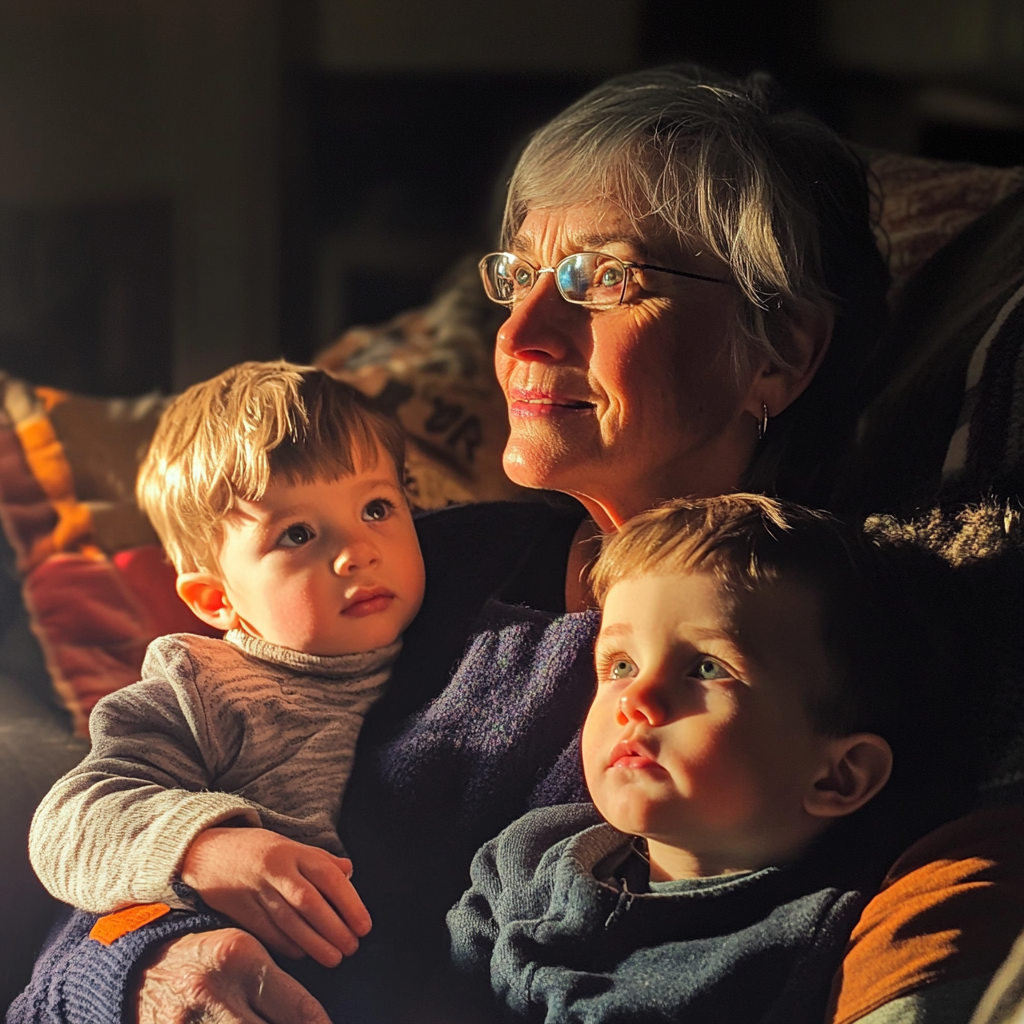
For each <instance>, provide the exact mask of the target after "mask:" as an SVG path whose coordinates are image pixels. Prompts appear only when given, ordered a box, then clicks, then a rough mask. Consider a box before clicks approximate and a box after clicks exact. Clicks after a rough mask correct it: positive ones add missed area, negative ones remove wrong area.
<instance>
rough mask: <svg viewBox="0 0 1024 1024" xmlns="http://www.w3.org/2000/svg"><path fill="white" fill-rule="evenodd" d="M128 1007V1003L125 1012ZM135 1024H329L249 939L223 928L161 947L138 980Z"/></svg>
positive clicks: (315, 1004) (314, 1003)
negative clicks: (199, 1023)
mask: <svg viewBox="0 0 1024 1024" xmlns="http://www.w3.org/2000/svg"><path fill="white" fill-rule="evenodd" d="M131 1005H132V1003H131V999H130V998H129V1000H127V1002H126V1007H130V1006H131ZM126 1019H128V1018H127V1015H126ZM135 1020H136V1022H137V1024H196V1022H198V1021H202V1022H203V1024H330V1020H329V1019H328V1017H327V1014H326V1013H325V1012H324V1009H323V1007H322V1006H321V1005H320V1004H319V1003H318V1002H317V1001H316V1000H315V999H314V998H313V997H312V996H311V995H310V994H309V993H308V992H307V991H306V990H305V989H304V988H303V987H302V986H301V985H300V984H299V983H298V982H297V981H296V980H295V979H294V978H291V977H289V976H288V975H287V974H285V972H284V971H282V970H281V968H280V967H278V966H277V965H276V964H275V963H274V962H273V960H271V959H270V954H269V953H267V951H266V950H265V949H264V948H263V947H262V946H261V945H260V944H259V942H257V941H256V939H254V938H253V937H252V936H251V935H247V934H246V933H245V932H243V931H238V930H237V929H235V928H225V929H222V930H220V931H215V932H202V933H200V934H198V935H185V936H183V937H182V938H180V939H175V940H174V941H173V942H170V943H168V944H167V945H166V946H162V947H161V948H160V949H159V951H158V952H157V955H156V957H155V958H154V960H153V961H152V962H151V963H150V964H149V966H148V967H146V968H145V969H144V970H143V971H142V973H141V974H140V975H139V986H138V989H137V990H136V992H135Z"/></svg>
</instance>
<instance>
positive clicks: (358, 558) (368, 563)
mask: <svg viewBox="0 0 1024 1024" xmlns="http://www.w3.org/2000/svg"><path fill="white" fill-rule="evenodd" d="M379 561H380V552H379V550H378V549H377V546H376V545H375V544H373V543H371V542H369V541H362V540H360V541H351V542H350V543H348V544H346V545H345V546H344V547H342V549H341V550H340V551H339V552H338V554H337V555H336V556H335V559H334V566H333V568H334V572H335V574H336V575H338V576H351V575H352V574H353V573H356V572H359V571H360V570H362V569H369V568H371V567H372V566H374V565H376V564H377V562H379Z"/></svg>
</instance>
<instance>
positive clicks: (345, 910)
mask: <svg viewBox="0 0 1024 1024" xmlns="http://www.w3.org/2000/svg"><path fill="white" fill-rule="evenodd" d="M299 870H300V871H301V872H302V874H303V875H304V876H305V877H306V878H308V879H309V881H310V882H312V884H313V885H314V886H316V889H317V891H318V892H319V893H321V894H322V896H323V897H324V899H326V900H328V901H329V902H330V904H331V906H333V907H334V908H335V910H337V912H338V913H339V914H340V915H341V918H342V920H343V921H344V922H345V924H346V925H348V927H349V928H350V929H351V930H352V932H353V934H355V935H366V934H367V933H368V932H369V931H370V928H371V927H372V926H373V922H372V921H371V920H370V912H369V911H368V910H367V909H366V904H364V903H363V901H362V899H360V897H359V893H358V892H356V890H355V886H353V885H352V882H351V881H350V880H349V878H348V876H347V875H344V874H342V873H340V872H338V871H336V870H334V869H333V868H327V867H326V866H325V865H323V864H320V863H317V862H314V863H311V864H301V865H300V867H299Z"/></svg>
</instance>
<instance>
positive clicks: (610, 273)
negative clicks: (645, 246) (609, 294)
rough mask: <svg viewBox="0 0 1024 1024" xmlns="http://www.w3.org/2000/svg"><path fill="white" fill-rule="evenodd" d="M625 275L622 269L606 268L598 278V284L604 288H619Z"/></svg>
mask: <svg viewBox="0 0 1024 1024" xmlns="http://www.w3.org/2000/svg"><path fill="white" fill-rule="evenodd" d="M623 273H624V271H623V270H622V268H621V267H605V268H604V270H602V271H601V275H600V277H599V278H598V284H599V285H600V286H601V287H602V288H618V287H619V285H620V284H622V275H623Z"/></svg>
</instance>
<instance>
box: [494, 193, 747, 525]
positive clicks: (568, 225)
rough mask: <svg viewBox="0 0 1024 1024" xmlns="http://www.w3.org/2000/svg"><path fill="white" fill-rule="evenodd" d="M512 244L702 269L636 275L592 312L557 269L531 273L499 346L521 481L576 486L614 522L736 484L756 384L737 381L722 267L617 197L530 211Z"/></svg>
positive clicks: (731, 302) (542, 263) (550, 256)
mask: <svg viewBox="0 0 1024 1024" xmlns="http://www.w3.org/2000/svg"><path fill="white" fill-rule="evenodd" d="M651 230H652V232H653V231H654V228H652V229H651ZM511 248H512V249H513V250H514V252H515V255H517V256H518V257H521V258H522V259H523V260H525V261H529V263H530V264H532V265H533V266H535V267H551V268H555V267H559V266H564V265H565V264H564V263H563V262H562V261H564V260H565V259H566V258H567V257H570V256H572V254H574V253H579V252H581V251H584V250H592V249H599V250H600V252H601V253H605V254H607V255H608V256H610V257H614V258H615V259H616V260H619V261H623V262H625V263H629V264H655V265H658V266H661V267H671V268H674V269H676V270H679V271H685V272H686V273H688V274H693V275H696V276H697V279H694V278H693V277H680V276H677V275H675V274H674V273H664V272H658V271H645V270H635V269H631V270H630V271H629V287H628V289H627V290H626V292H625V298H624V299H623V302H622V304H621V305H612V306H611V307H610V308H604V309H592V308H588V307H587V306H582V305H573V304H571V303H569V302H566V301H565V299H564V298H563V295H562V294H561V293H560V292H559V289H558V284H559V282H557V281H556V280H555V275H554V273H544V274H537V275H535V283H533V285H532V287H531V288H530V289H528V290H525V291H523V293H522V295H521V297H520V298H519V300H518V301H516V302H515V304H514V306H513V308H512V310H511V312H510V315H509V317H508V319H507V320H506V321H505V323H504V324H503V325H502V327H501V329H500V330H499V332H498V339H497V348H496V351H495V367H496V371H497V376H498V381H499V383H500V384H501V386H502V389H503V390H504V392H505V396H506V398H507V400H508V408H509V423H510V433H509V440H508V444H507V447H506V449H505V456H504V465H505V470H506V472H507V473H508V475H509V476H510V477H511V479H512V480H514V481H515V482H516V483H519V484H522V485H524V486H527V487H544V488H551V489H555V490H561V491H566V492H568V493H570V494H575V495H576V496H577V497H580V498H581V500H583V502H584V504H585V505H586V506H587V508H588V511H590V512H591V514H592V515H594V516H595V518H596V519H597V520H598V522H599V523H600V525H602V526H604V527H608V526H611V525H614V524H615V523H617V522H622V521H623V520H625V519H627V518H629V517H630V516H632V515H635V514H636V513H637V512H639V511H641V510H643V509H645V508H650V507H652V506H653V505H656V504H658V503H659V502H660V501H664V500H666V499H668V498H673V497H677V496H678V495H680V494H720V493H724V492H726V491H729V490H732V489H734V488H735V486H736V484H737V483H738V481H739V479H740V477H741V475H742V473H743V470H744V468H745V467H746V465H747V463H748V461H749V458H750V454H751V449H752V445H753V440H752V438H753V434H752V430H751V427H752V423H748V422H746V421H747V420H749V416H747V415H746V414H745V413H744V412H743V408H744V402H745V399H746V394H745V388H746V387H748V386H749V381H748V382H747V384H745V385H743V386H741V385H740V384H739V383H738V381H737V376H736V373H735V370H734V367H733V365H732V361H731V358H730V343H729V342H730V338H731V337H732V332H733V331H734V329H735V325H736V316H737V313H736V303H737V292H736V289H734V288H731V287H729V286H727V285H723V284H722V283H720V281H718V280H717V279H719V278H722V277H723V276H727V274H725V272H724V268H723V267H722V266H721V264H720V263H719V262H718V261H717V260H715V259H714V258H713V257H710V256H709V255H708V254H707V253H693V252H689V251H687V250H686V249H685V248H684V247H682V246H680V245H679V244H678V242H677V241H675V240H672V239H663V238H645V239H641V238H639V237H638V236H637V231H636V228H635V227H634V226H633V225H632V223H631V222H630V221H629V220H628V218H626V216H625V214H624V213H623V212H622V210H621V209H620V208H619V207H618V206H616V205H615V204H614V203H611V202H595V203H588V204H586V205H581V206H574V207H568V208H565V209H554V210H533V211H531V212H530V213H528V214H527V216H526V218H525V219H524V221H523V223H522V225H521V227H520V230H519V231H518V233H517V235H516V238H515V239H514V240H513V242H512V243H511ZM704 277H712V278H715V279H716V280H714V281H709V280H704V279H703V278H704ZM621 284H622V282H619V284H618V286H619V287H620V288H621ZM563 287H565V285H564V283H563ZM600 508H605V509H607V510H608V511H609V512H610V515H609V516H608V517H603V516H602V515H601V514H600V512H599V509H600Z"/></svg>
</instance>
